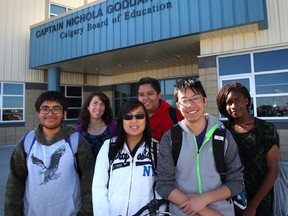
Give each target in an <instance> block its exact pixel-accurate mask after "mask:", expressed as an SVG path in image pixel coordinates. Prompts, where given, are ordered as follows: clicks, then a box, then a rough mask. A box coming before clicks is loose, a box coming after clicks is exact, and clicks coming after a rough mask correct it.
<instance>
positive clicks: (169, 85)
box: [113, 78, 182, 117]
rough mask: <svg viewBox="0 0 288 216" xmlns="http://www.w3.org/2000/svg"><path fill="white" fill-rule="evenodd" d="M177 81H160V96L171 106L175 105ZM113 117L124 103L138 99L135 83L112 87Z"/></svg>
mask: <svg viewBox="0 0 288 216" xmlns="http://www.w3.org/2000/svg"><path fill="white" fill-rule="evenodd" d="M180 79H182V78H179V79H169V80H160V81H159V82H160V87H161V96H162V99H163V100H165V101H166V102H167V103H169V104H170V105H172V106H174V107H175V106H176V105H175V101H174V85H175V84H176V82H177V81H179V80H180ZM113 88H114V103H113V105H114V117H117V116H118V113H119V111H120V109H121V106H122V105H123V103H125V102H126V101H129V100H132V99H138V89H137V83H130V84H121V85H115V86H114V87H113Z"/></svg>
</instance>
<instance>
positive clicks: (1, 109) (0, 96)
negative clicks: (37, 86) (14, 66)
mask: <svg viewBox="0 0 288 216" xmlns="http://www.w3.org/2000/svg"><path fill="white" fill-rule="evenodd" d="M5 84H9V85H10V84H17V85H22V95H18V94H5V93H4V85H5ZM0 85H1V90H0V115H1V116H0V123H1V124H2V123H19V122H25V111H26V109H25V83H17V82H0ZM4 97H12V98H13V97H22V107H5V108H4V100H3V99H4ZM5 110H22V119H19V120H16V119H14V120H3V114H4V111H5Z"/></svg>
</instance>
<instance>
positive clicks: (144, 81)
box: [137, 77, 161, 94]
mask: <svg viewBox="0 0 288 216" xmlns="http://www.w3.org/2000/svg"><path fill="white" fill-rule="evenodd" d="M145 84H150V85H151V86H152V88H153V89H154V90H155V91H156V92H157V94H160V93H161V87H160V83H159V81H158V80H157V79H155V78H152V77H143V78H141V79H140V80H139V81H138V83H137V89H138V90H139V87H140V86H141V85H145Z"/></svg>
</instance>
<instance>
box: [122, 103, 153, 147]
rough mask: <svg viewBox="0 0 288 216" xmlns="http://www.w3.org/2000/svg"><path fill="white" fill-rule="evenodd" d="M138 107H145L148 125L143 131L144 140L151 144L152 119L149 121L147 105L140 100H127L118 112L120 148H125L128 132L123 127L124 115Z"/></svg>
mask: <svg viewBox="0 0 288 216" xmlns="http://www.w3.org/2000/svg"><path fill="white" fill-rule="evenodd" d="M138 107H143V110H144V113H145V119H146V125H145V129H144V131H143V138H142V139H143V140H144V141H145V144H146V145H148V146H149V147H150V145H151V139H152V138H151V129H150V121H149V114H148V112H147V110H146V108H145V106H144V105H143V104H142V103H141V102H140V101H138V100H130V101H127V102H125V103H124V104H123V105H122V107H121V109H120V112H119V114H118V119H117V136H118V139H117V145H118V149H121V148H123V145H124V142H125V141H126V138H127V137H126V132H125V130H124V127H123V116H124V115H126V114H128V113H129V112H131V111H133V110H135V109H137V108H138Z"/></svg>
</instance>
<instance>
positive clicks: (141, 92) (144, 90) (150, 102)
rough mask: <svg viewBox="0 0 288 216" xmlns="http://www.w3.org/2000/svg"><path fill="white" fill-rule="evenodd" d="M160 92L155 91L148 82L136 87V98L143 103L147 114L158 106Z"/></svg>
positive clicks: (153, 111) (151, 113) (154, 110)
mask: <svg viewBox="0 0 288 216" xmlns="http://www.w3.org/2000/svg"><path fill="white" fill-rule="evenodd" d="M160 98H161V93H159V94H158V93H157V91H156V90H155V89H154V88H153V87H152V85H150V84H144V85H140V86H139V88H138V99H139V101H140V102H141V103H142V104H144V106H145V108H146V110H147V111H148V113H149V116H152V115H153V114H154V113H155V112H156V111H157V110H158V108H159V99H160Z"/></svg>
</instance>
